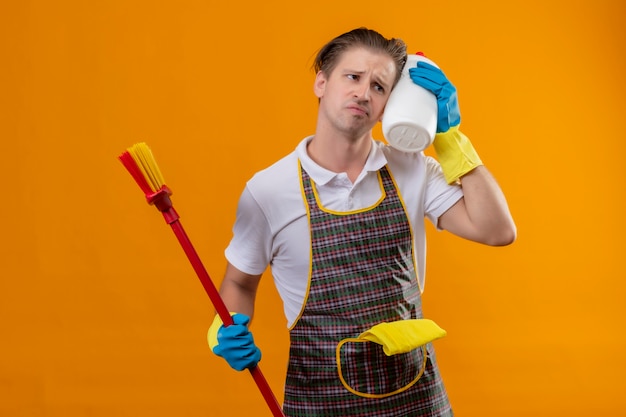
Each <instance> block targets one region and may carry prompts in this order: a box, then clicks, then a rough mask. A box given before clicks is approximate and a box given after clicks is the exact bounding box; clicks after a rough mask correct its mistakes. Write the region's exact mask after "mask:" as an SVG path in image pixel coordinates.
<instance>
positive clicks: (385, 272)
mask: <svg viewBox="0 0 626 417" xmlns="http://www.w3.org/2000/svg"><path fill="white" fill-rule="evenodd" d="M300 170H301V181H302V189H303V194H304V199H305V203H306V204H307V206H308V216H309V223H310V229H311V245H312V248H311V254H312V259H311V277H310V280H311V282H310V288H309V294H308V298H307V300H306V305H305V307H304V311H303V313H302V315H301V317H300V319H299V320H298V322H297V323H296V325H295V326H294V328H293V329H292V330H291V332H290V338H291V348H290V359H289V368H288V370H287V380H286V386H285V402H284V406H283V410H284V412H285V415H286V416H289V417H321V416H329V417H332V416H337V417H339V416H340V417H366V416H368V417H369V416H375V417H408V416H415V417H417V416H451V415H452V411H451V408H450V404H449V401H448V397H447V394H446V392H445V389H444V386H443V383H442V381H441V377H440V375H439V371H438V369H437V365H436V362H435V357H434V351H433V350H432V346H429V347H428V349H429V353H428V355H427V356H428V357H427V358H426V368H425V371H424V374H423V375H422V376H421V378H419V380H418V381H417V383H414V385H410V384H411V383H412V382H414V380H415V378H416V377H417V376H418V375H419V372H420V370H421V368H422V364H423V360H424V358H423V356H422V351H421V350H420V349H416V350H414V351H412V352H409V353H406V354H401V355H394V356H386V355H385V354H384V352H383V351H382V348H381V347H380V346H379V345H376V344H374V343H370V342H367V343H357V342H348V343H345V344H344V345H343V346H342V347H341V349H340V351H339V360H340V364H341V375H342V376H343V378H344V380H345V382H346V384H348V386H349V387H350V388H351V389H353V390H355V391H357V392H358V393H359V394H355V393H353V392H351V391H350V390H348V389H347V388H346V387H345V386H344V385H343V383H342V382H341V380H340V377H339V373H338V366H337V359H336V357H335V355H336V351H337V346H338V344H339V342H341V341H342V340H344V339H346V338H355V337H357V336H358V335H359V334H361V333H362V332H363V331H365V330H368V329H370V328H371V327H372V326H374V325H376V324H379V323H381V322H391V321H396V320H404V319H413V318H421V317H422V311H421V296H420V291H419V287H418V284H417V277H416V272H415V266H414V263H413V259H414V258H413V246H412V242H413V239H412V236H411V229H410V226H409V222H408V219H407V216H406V213H405V210H404V206H403V204H402V201H401V199H400V196H399V195H398V192H397V190H396V187H395V184H394V182H393V179H392V177H391V174H390V172H389V170H388V169H387V167H384V168H383V169H381V170H380V171H379V179H380V181H381V184H382V188H383V191H384V198H383V199H382V201H380V202H379V203H378V204H377V205H376V206H375V207H371V208H369V209H366V210H359V211H355V212H348V213H334V212H329V211H327V210H324V209H323V208H321V207H319V206H318V205H317V202H316V198H315V189H314V184H313V182H312V181H311V179H310V177H309V175H308V174H307V173H306V171H305V170H304V169H302V168H300ZM407 386H410V388H408V389H406V390H404V391H402V392H399V393H396V394H393V395H388V394H390V393H393V392H395V391H397V390H399V389H402V388H403V387H407Z"/></svg>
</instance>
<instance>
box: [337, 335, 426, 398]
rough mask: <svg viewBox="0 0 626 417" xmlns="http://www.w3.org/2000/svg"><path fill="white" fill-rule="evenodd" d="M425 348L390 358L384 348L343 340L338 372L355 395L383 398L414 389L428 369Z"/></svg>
mask: <svg viewBox="0 0 626 417" xmlns="http://www.w3.org/2000/svg"><path fill="white" fill-rule="evenodd" d="M426 358H427V351H426V346H421V347H420V348H416V349H413V350H411V351H410V352H406V353H399V354H396V355H391V356H388V355H386V354H385V352H384V351H383V347H382V346H381V345H379V344H377V343H373V342H370V341H367V340H363V339H355V338H349V339H344V340H342V341H341V342H339V344H338V345H337V350H336V360H337V372H338V374H339V379H340V380H341V383H342V384H343V386H344V387H345V388H346V389H347V390H348V391H350V392H352V393H353V394H356V395H358V396H361V397H367V398H384V397H389V396H391V395H395V394H399V393H401V392H403V391H406V390H407V389H409V388H411V387H412V386H413V385H414V384H415V383H416V382H417V381H418V380H419V379H420V377H421V376H422V374H423V373H424V370H425V369H426Z"/></svg>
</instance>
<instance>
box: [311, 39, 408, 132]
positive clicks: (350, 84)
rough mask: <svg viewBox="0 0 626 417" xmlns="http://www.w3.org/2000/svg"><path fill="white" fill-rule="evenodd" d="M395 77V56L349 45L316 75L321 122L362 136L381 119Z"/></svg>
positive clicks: (335, 128)
mask: <svg viewBox="0 0 626 417" xmlns="http://www.w3.org/2000/svg"><path fill="white" fill-rule="evenodd" d="M395 77H396V66H395V64H394V62H393V59H392V58H391V57H390V56H388V55H386V54H384V53H378V52H372V51H370V50H369V49H366V48H360V47H356V48H352V49H348V50H347V51H345V52H344V53H343V55H342V56H341V57H340V59H339V61H338V62H337V65H336V66H335V68H334V69H333V70H332V72H331V73H330V75H329V74H325V73H323V72H320V73H318V74H317V77H316V79H315V86H314V90H315V94H316V95H317V97H319V99H320V108H319V111H320V115H319V117H320V122H321V123H322V124H324V126H325V127H327V128H331V129H334V130H335V131H337V132H338V133H342V134H344V135H347V136H350V137H354V138H357V137H360V136H362V135H363V134H365V133H367V132H368V131H370V130H371V129H372V128H373V127H374V125H375V124H376V123H377V122H378V121H379V120H380V119H381V117H382V114H383V110H384V108H385V104H386V103H387V99H388V98H389V94H390V93H391V89H392V87H393V82H394V80H395Z"/></svg>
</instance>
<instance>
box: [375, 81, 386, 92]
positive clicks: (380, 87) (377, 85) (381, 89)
mask: <svg viewBox="0 0 626 417" xmlns="http://www.w3.org/2000/svg"><path fill="white" fill-rule="evenodd" d="M374 90H376V91H377V92H379V93H381V94H385V87H383V86H382V85H380V84H378V83H376V84H374Z"/></svg>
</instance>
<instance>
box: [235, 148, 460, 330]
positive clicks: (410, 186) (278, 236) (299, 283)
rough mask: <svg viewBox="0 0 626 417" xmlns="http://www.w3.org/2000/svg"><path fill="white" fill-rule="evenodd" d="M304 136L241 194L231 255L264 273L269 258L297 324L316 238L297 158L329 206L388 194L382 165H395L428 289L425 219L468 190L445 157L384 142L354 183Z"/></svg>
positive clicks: (364, 203) (354, 204)
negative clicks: (448, 171)
mask: <svg viewBox="0 0 626 417" xmlns="http://www.w3.org/2000/svg"><path fill="white" fill-rule="evenodd" d="M312 138H313V136H309V137H307V138H305V139H303V140H302V141H301V142H300V143H299V144H298V146H297V147H296V149H295V151H294V152H292V153H290V154H289V155H287V156H285V157H284V158H282V159H280V160H279V161H277V162H276V163H275V164H273V165H272V166H270V167H268V168H266V169H264V170H262V171H259V172H258V173H256V174H255V175H254V176H253V177H252V179H250V181H248V183H247V184H246V187H245V189H244V191H243V193H242V194H241V197H240V199H239V205H238V207H237V218H236V220H235V225H234V227H233V238H232V240H231V241H230V243H229V245H228V247H227V248H226V251H225V254H226V259H227V260H228V262H230V263H231V264H232V265H233V266H234V267H236V268H237V269H239V270H240V271H243V272H245V273H248V274H252V275H257V274H262V273H263V272H264V271H265V270H266V269H267V266H268V265H269V266H270V267H271V271H272V276H273V277H274V282H275V285H276V288H277V290H278V293H279V294H280V296H281V298H282V300H283V305H284V311H285V317H286V318H287V326H288V327H291V326H292V324H293V323H294V321H295V320H296V319H297V317H298V316H299V314H300V312H301V310H302V308H303V303H304V298H305V296H306V292H307V286H308V280H309V272H310V269H311V268H310V256H311V238H310V232H309V224H308V219H307V213H306V207H305V201H304V200H303V196H302V191H301V186H300V176H299V170H298V160H300V162H301V164H302V167H303V168H304V170H306V171H307V172H308V173H309V176H310V177H311V179H312V180H313V181H314V182H315V185H316V187H317V191H318V195H319V198H320V200H321V204H322V205H323V206H324V207H326V208H327V209H329V210H333V211H339V212H349V211H353V210H359V209H363V208H366V207H370V206H372V205H374V204H375V203H376V202H377V201H378V199H380V197H381V195H382V190H381V188H380V183H379V181H378V170H379V169H380V168H382V167H383V166H385V165H386V164H387V165H388V166H389V170H390V172H391V175H392V176H393V178H394V180H395V182H396V185H397V187H398V191H399V193H400V197H401V198H402V200H403V202H404V206H405V209H406V212H407V216H408V218H409V222H410V223H411V228H412V230H413V239H414V248H415V260H414V261H415V265H416V268H415V269H416V271H417V273H418V274H419V277H418V281H419V285H420V288H421V289H422V291H423V289H424V274H425V266H426V263H425V262H426V234H425V229H424V218H428V219H429V220H430V221H431V222H432V223H433V224H434V225H435V226H436V225H437V219H438V218H439V216H441V215H442V214H443V213H444V212H445V211H446V210H448V209H449V208H450V207H452V206H453V205H454V204H455V203H456V202H457V201H458V200H459V199H460V198H461V197H463V192H462V190H461V187H460V186H458V185H448V184H447V183H446V181H445V179H444V177H443V173H442V172H441V167H440V165H439V163H438V162H437V161H436V160H435V159H433V158H431V157H426V156H424V154H423V153H421V152H419V153H404V152H400V151H398V150H396V149H393V148H392V147H390V146H388V145H385V144H383V143H381V142H378V141H373V143H372V150H371V151H370V154H369V156H368V159H367V161H366V163H365V166H364V168H363V171H362V172H361V174H360V175H359V177H358V178H357V180H356V181H355V182H354V183H352V182H351V181H350V180H349V179H348V176H347V175H346V173H335V172H332V171H329V170H327V169H325V168H322V167H321V166H319V165H317V164H316V163H315V162H313V160H312V159H311V158H310V157H309V156H308V154H307V151H306V147H307V143H308V142H309V141H310V140H311V139H312Z"/></svg>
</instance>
